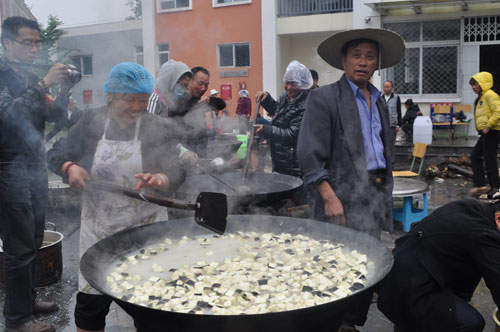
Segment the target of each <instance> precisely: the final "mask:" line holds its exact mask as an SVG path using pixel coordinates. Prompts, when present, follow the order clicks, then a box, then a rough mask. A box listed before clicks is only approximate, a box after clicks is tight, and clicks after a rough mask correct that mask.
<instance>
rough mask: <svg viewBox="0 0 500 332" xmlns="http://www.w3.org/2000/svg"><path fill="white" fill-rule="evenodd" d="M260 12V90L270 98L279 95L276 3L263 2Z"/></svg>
mask: <svg viewBox="0 0 500 332" xmlns="http://www.w3.org/2000/svg"><path fill="white" fill-rule="evenodd" d="M261 10H262V89H263V90H264V91H268V92H269V93H271V95H272V96H276V95H277V94H278V93H279V91H280V90H279V83H278V82H279V79H277V78H278V77H279V76H280V72H279V68H280V53H281V51H280V44H279V40H278V36H277V34H276V1H275V0H263V1H262V2H261Z"/></svg>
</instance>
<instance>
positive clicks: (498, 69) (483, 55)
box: [479, 44, 500, 93]
mask: <svg viewBox="0 0 500 332" xmlns="http://www.w3.org/2000/svg"><path fill="white" fill-rule="evenodd" d="M498 59H500V44H498V45H481V46H480V49H479V71H487V72H489V73H491V74H492V75H493V90H494V91H495V92H496V93H500V61H498Z"/></svg>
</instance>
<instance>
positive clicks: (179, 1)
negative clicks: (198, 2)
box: [158, 0, 191, 12]
mask: <svg viewBox="0 0 500 332" xmlns="http://www.w3.org/2000/svg"><path fill="white" fill-rule="evenodd" d="M179 10H191V0H158V12H170V11H179Z"/></svg>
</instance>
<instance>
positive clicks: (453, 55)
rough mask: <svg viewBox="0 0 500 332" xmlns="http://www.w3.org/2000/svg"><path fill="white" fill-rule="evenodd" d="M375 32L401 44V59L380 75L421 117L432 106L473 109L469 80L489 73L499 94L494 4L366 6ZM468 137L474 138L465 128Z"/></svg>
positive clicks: (498, 10)
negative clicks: (394, 35) (386, 32)
mask: <svg viewBox="0 0 500 332" xmlns="http://www.w3.org/2000/svg"><path fill="white" fill-rule="evenodd" d="M368 5H369V6H370V7H371V8H372V9H373V10H374V11H375V12H376V15H377V16H379V17H380V18H381V26H382V27H384V28H387V29H391V30H393V31H396V32H398V33H399V34H401V36H403V38H404V39H405V41H406V54H405V59H404V60H403V61H402V62H401V63H399V64H398V65H397V66H395V67H394V68H391V69H389V70H387V71H386V72H385V73H384V75H383V76H384V78H386V79H390V80H392V81H394V85H395V87H396V90H397V92H398V93H399V94H401V95H402V96H403V98H413V100H414V101H416V102H417V103H419V104H420V105H421V109H422V110H423V112H424V114H429V113H430V105H431V104H433V103H460V104H469V105H473V104H474V100H475V99H476V97H477V96H476V95H475V94H474V93H473V92H472V90H471V87H470V85H469V80H470V78H471V76H472V75H474V74H476V73H477V72H479V71H489V72H491V73H492V74H493V77H494V78H495V79H496V83H495V86H494V89H495V90H496V91H497V92H500V84H499V83H500V62H499V61H498V59H499V58H500V3H498V2H496V1H487V0H464V1H450V0H441V1H423V0H420V1H387V0H386V1H370V3H369V4H368ZM468 130H469V134H474V133H475V128H474V126H469V128H468Z"/></svg>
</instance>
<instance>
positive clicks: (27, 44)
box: [11, 39, 42, 48]
mask: <svg viewBox="0 0 500 332" xmlns="http://www.w3.org/2000/svg"><path fill="white" fill-rule="evenodd" d="M11 40H12V41H15V42H16V43H18V44H21V45H23V46H24V47H28V48H33V47H36V48H40V47H41V46H42V42H41V41H40V40H23V41H19V40H17V39H11Z"/></svg>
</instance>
